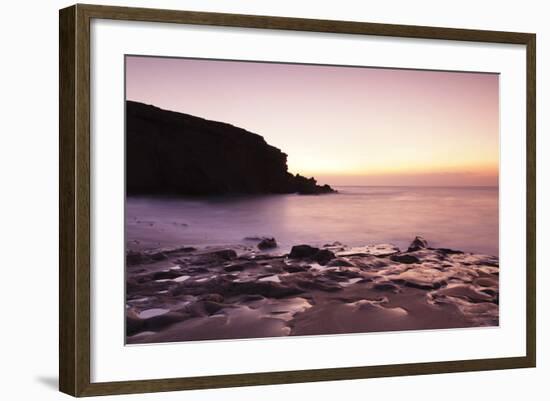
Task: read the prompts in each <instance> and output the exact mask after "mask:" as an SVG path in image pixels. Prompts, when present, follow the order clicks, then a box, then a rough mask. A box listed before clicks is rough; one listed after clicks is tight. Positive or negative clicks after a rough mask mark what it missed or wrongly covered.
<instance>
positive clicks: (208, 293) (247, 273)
mask: <svg viewBox="0 0 550 401" xmlns="http://www.w3.org/2000/svg"><path fill="white" fill-rule="evenodd" d="M250 240H251V241H252V240H253V239H250ZM255 240H257V245H260V243H263V242H264V240H267V239H265V238H263V239H262V238H256V239H255ZM269 240H271V239H269ZM257 245H256V246H254V247H252V246H243V245H238V246H233V247H223V248H220V247H211V248H195V247H178V248H171V249H164V250H160V251H149V252H135V251H129V252H128V253H127V268H126V327H127V343H128V344H139V343H160V342H175V341H193V340H213V339H239V338H262V337H278V336H288V335H291V336H298V335H321V334H343V333H362V332H379V331H400V330H422V329H443V328H463V327H480V326H496V325H498V321H499V318H498V315H499V314H498V311H499V309H498V294H499V292H498V291H499V288H498V287H499V286H498V282H499V281H498V276H499V267H498V266H499V260H498V258H497V257H494V256H489V255H481V254H473V253H465V252H462V251H457V250H452V249H445V248H431V247H429V246H428V244H427V242H426V241H425V240H424V239H423V238H421V237H417V238H415V239H414V241H413V242H412V243H411V245H410V246H409V248H408V249H406V250H400V249H399V248H397V247H395V246H394V245H391V244H378V245H370V246H369V245H367V246H364V247H348V246H346V245H343V244H340V243H338V242H335V243H331V244H325V246H323V247H319V248H317V247H312V246H309V245H306V244H302V245H296V246H293V247H292V250H291V252H290V253H283V254H278V253H277V248H276V247H274V246H276V241H275V239H273V243H271V242H270V241H267V242H266V243H264V244H263V246H264V247H265V248H264V249H263V250H262V249H258V246H257Z"/></svg>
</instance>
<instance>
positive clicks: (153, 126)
mask: <svg viewBox="0 0 550 401" xmlns="http://www.w3.org/2000/svg"><path fill="white" fill-rule="evenodd" d="M126 174H127V175H126V190H127V193H128V194H129V195H143V194H147V195H154V194H160V195H191V196H200V195H223V194H286V193H299V194H304V195H311V194H326V193H331V192H334V190H333V189H332V188H331V187H330V186H329V185H318V184H317V181H316V180H315V178H307V177H304V176H301V175H300V174H296V175H294V174H291V173H289V172H288V169H287V155H286V154H285V153H283V152H282V151H281V150H280V149H278V148H276V147H274V146H271V145H269V144H268V143H267V142H266V141H265V139H264V138H263V137H262V136H260V135H258V134H255V133H252V132H249V131H246V130H244V129H242V128H238V127H235V126H233V125H230V124H226V123H222V122H217V121H210V120H205V119H202V118H199V117H195V116H192V115H189V114H183V113H177V112H173V111H167V110H162V109H160V108H158V107H155V106H151V105H146V104H142V103H138V102H133V101H127V102H126Z"/></svg>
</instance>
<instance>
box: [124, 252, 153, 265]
mask: <svg viewBox="0 0 550 401" xmlns="http://www.w3.org/2000/svg"><path fill="white" fill-rule="evenodd" d="M147 262H149V258H148V257H147V256H146V255H144V254H143V253H141V252H136V251H128V252H127V253H126V264H127V265H128V266H132V265H139V264H141V263H147Z"/></svg>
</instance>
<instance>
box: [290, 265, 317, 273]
mask: <svg viewBox="0 0 550 401" xmlns="http://www.w3.org/2000/svg"><path fill="white" fill-rule="evenodd" d="M310 268H311V266H309V265H287V266H285V267H284V268H283V269H284V270H285V271H287V272H289V273H298V272H305V271H307V270H309V269H310Z"/></svg>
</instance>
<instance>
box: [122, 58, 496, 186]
mask: <svg viewBox="0 0 550 401" xmlns="http://www.w3.org/2000/svg"><path fill="white" fill-rule="evenodd" d="M126 96H127V99H129V100H135V101H139V102H143V103H148V104H154V105H156V106H158V107H161V108H163V109H167V110H174V111H180V112H183V113H188V114H193V115H196V116H200V117H204V118H207V119H211V120H217V121H224V122H228V123H231V124H233V125H236V126H239V127H242V128H246V129H247V130H249V131H252V132H256V133H258V134H260V135H262V136H263V137H264V138H265V139H266V141H267V142H268V143H270V144H272V145H274V146H277V147H279V148H280V149H282V150H283V151H284V152H285V153H287V154H288V166H289V170H290V171H291V172H293V173H301V174H305V175H310V176H311V175H312V176H315V177H316V178H317V179H318V181H320V182H321V183H330V184H331V185H498V163H499V159H498V158H499V144H498V132H499V109H498V102H499V100H498V98H499V93H498V75H496V74H479V73H454V72H453V73H451V72H439V71H418V70H395V69H376V68H364V67H361V68H354V67H330V66H319V65H300V64H275V63H253V62H236V61H216V60H198V59H178V58H158V57H137V56H127V57H126Z"/></svg>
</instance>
